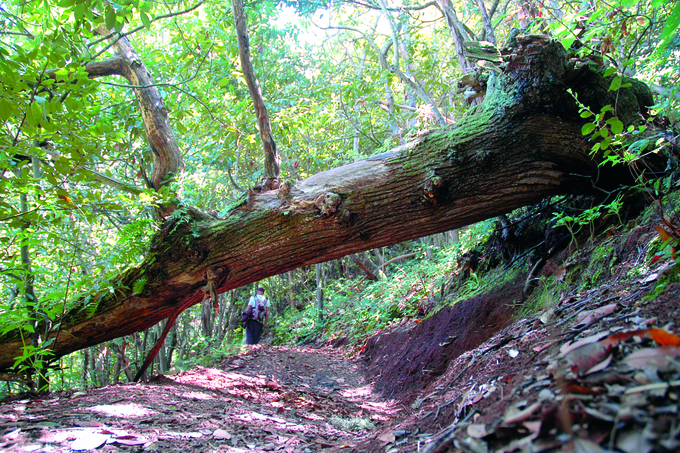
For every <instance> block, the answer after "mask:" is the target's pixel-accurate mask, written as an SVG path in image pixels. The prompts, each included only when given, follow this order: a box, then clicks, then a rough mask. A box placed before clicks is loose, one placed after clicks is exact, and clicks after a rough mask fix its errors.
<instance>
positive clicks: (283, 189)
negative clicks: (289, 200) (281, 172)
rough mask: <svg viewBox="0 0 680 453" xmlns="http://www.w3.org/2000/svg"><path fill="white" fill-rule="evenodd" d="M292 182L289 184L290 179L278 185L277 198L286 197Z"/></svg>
mask: <svg viewBox="0 0 680 453" xmlns="http://www.w3.org/2000/svg"><path fill="white" fill-rule="evenodd" d="M292 186H293V184H291V182H290V181H282V182H281V184H280V185H279V193H278V195H277V196H278V197H279V198H286V197H288V195H290V189H291V188H292Z"/></svg>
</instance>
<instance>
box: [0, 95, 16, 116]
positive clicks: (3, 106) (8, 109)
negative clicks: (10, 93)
mask: <svg viewBox="0 0 680 453" xmlns="http://www.w3.org/2000/svg"><path fill="white" fill-rule="evenodd" d="M12 110H13V109H12V104H11V103H10V102H9V101H8V100H7V99H4V98H3V99H0V120H2V121H7V120H8V119H9V118H10V117H11V116H12Z"/></svg>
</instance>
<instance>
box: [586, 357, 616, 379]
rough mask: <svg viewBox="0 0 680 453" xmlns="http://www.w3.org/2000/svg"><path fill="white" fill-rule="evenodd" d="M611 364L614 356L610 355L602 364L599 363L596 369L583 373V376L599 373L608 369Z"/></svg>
mask: <svg viewBox="0 0 680 453" xmlns="http://www.w3.org/2000/svg"><path fill="white" fill-rule="evenodd" d="M611 362H612V355H611V354H609V355H608V356H607V358H606V359H604V360H603V361H602V362H600V363H598V364H597V365H595V366H594V367H592V368H590V369H589V370H588V371H586V372H585V373H583V375H584V376H587V375H589V374H593V373H597V372H598V371H602V370H604V369H605V368H607V367H608V366H609V364H610V363H611Z"/></svg>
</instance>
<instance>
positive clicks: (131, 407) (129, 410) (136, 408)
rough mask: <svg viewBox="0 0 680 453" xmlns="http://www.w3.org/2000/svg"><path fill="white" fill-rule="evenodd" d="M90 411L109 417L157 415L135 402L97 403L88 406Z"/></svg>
mask: <svg viewBox="0 0 680 453" xmlns="http://www.w3.org/2000/svg"><path fill="white" fill-rule="evenodd" d="M90 410H91V411H92V412H98V413H100V414H102V415H108V416H109V417H120V418H137V417H145V416H148V415H158V413H157V412H155V411H152V410H150V409H147V408H146V407H143V406H140V405H139V404H135V403H124V404H99V405H97V406H93V407H91V408H90Z"/></svg>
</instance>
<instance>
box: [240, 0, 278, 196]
mask: <svg viewBox="0 0 680 453" xmlns="http://www.w3.org/2000/svg"><path fill="white" fill-rule="evenodd" d="M231 4H232V6H233V9H234V23H235V25H236V36H237V37H238V53H239V57H240V59H241V69H242V70H243V77H244V78H245V79H246V83H247V85H248V91H250V97H251V98H252V100H253V106H254V107H255V115H256V116H257V125H258V126H259V129H260V138H261V139H262V146H263V147H264V173H265V178H264V181H263V183H262V187H263V188H265V189H276V188H278V186H279V182H280V169H279V156H278V155H277V153H276V142H275V141H274V135H273V134H272V126H271V121H270V119H269V112H268V111H267V106H266V105H265V103H264V99H263V98H262V90H261V89H260V83H259V82H258V81H257V77H256V76H255V70H254V69H253V61H252V58H251V57H250V42H249V38H248V28H247V26H246V13H245V11H244V9H243V2H242V1H241V0H232V2H231Z"/></svg>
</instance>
